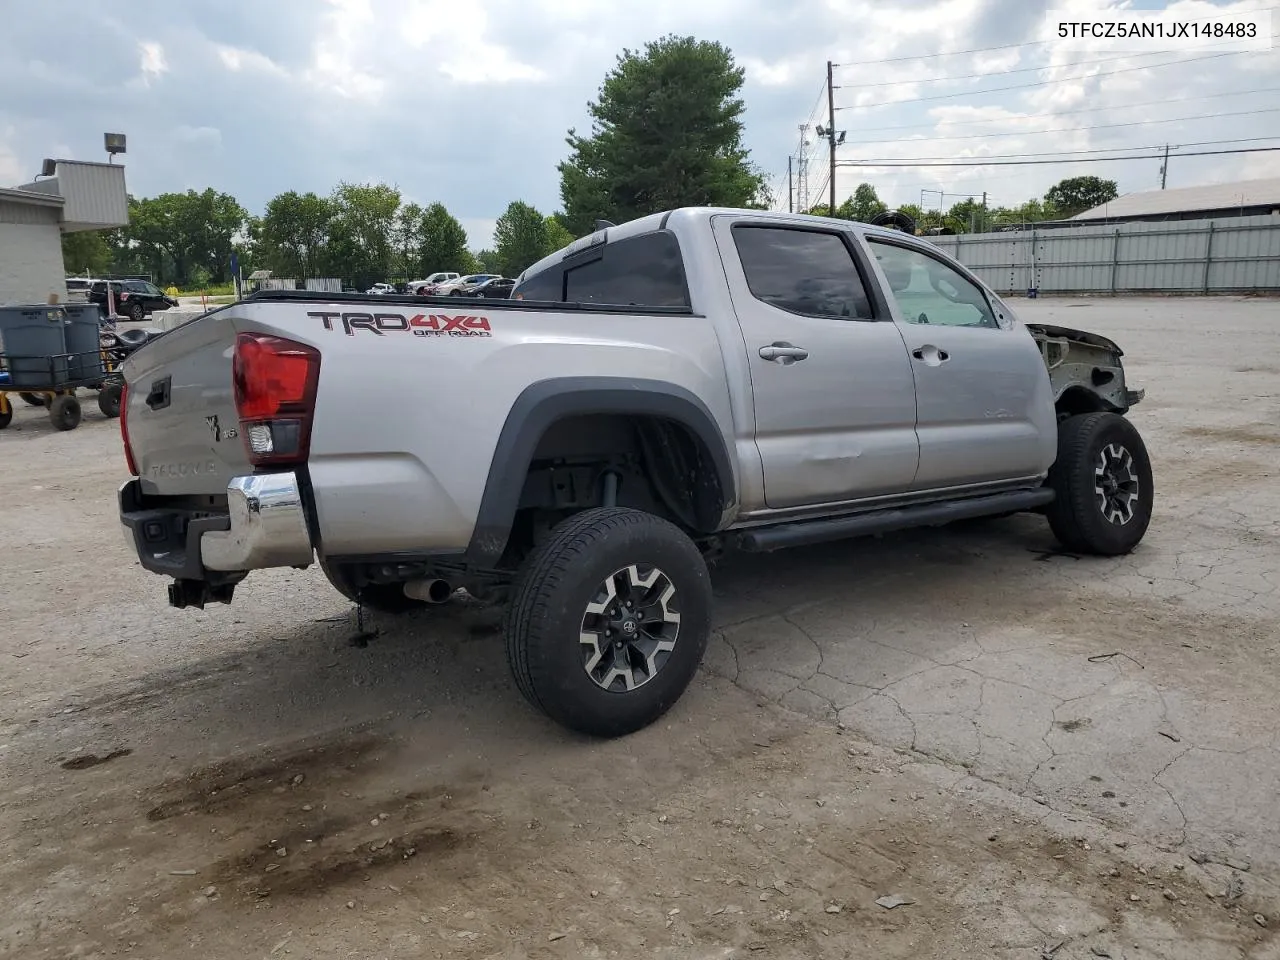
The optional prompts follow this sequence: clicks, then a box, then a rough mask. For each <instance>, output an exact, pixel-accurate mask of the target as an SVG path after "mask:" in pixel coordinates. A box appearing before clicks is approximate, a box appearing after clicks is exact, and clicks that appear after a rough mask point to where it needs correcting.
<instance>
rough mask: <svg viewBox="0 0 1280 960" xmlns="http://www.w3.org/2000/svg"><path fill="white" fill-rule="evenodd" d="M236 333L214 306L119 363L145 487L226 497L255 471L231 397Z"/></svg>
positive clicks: (136, 458) (131, 438)
mask: <svg viewBox="0 0 1280 960" xmlns="http://www.w3.org/2000/svg"><path fill="white" fill-rule="evenodd" d="M235 338H236V331H235V328H234V327H233V323H232V319H231V317H230V316H228V315H227V313H225V312H223V311H218V312H216V313H212V314H209V315H207V316H205V317H201V318H199V319H197V320H193V321H191V322H190V323H187V324H184V325H183V326H181V327H177V328H175V329H173V330H171V331H169V332H168V333H166V334H164V335H163V336H161V337H159V338H158V339H156V340H155V341H153V342H152V343H149V344H147V345H146V346H145V347H143V348H142V349H140V350H139V351H138V352H137V353H135V354H134V355H133V356H132V357H130V358H129V359H128V360H127V361H126V362H125V363H124V366H123V371H124V377H125V381H126V382H127V383H128V385H129V393H128V410H127V411H126V416H127V417H128V420H127V426H128V432H129V446H130V448H131V450H132V452H133V457H134V461H135V463H136V464H137V467H138V476H139V477H140V478H141V480H142V488H143V492H144V493H147V494H153V495H160V496H186V495H193V494H194V495H206V496H217V495H221V494H225V493H226V491H227V482H228V481H229V480H230V479H231V478H232V477H236V476H244V475H245V474H251V473H253V467H252V466H251V465H250V463H249V458H248V455H247V454H246V452H245V447H244V444H243V442H242V441H241V439H240V430H239V427H240V423H239V419H238V417H237V415H236V407H235V398H234V396H233V394H232V380H231V358H232V352H233V349H234V347H235Z"/></svg>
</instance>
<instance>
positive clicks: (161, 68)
mask: <svg viewBox="0 0 1280 960" xmlns="http://www.w3.org/2000/svg"><path fill="white" fill-rule="evenodd" d="M138 69H140V70H141V71H142V75H143V77H144V78H145V79H150V78H152V77H158V76H160V75H161V74H164V73H168V72H169V64H168V63H167V62H166V61H165V58H164V47H162V46H160V44H158V43H155V42H154V41H144V42H142V43H139V44H138Z"/></svg>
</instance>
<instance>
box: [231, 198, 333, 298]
mask: <svg viewBox="0 0 1280 960" xmlns="http://www.w3.org/2000/svg"><path fill="white" fill-rule="evenodd" d="M334 214H335V210H334V206H333V204H332V203H331V202H330V201H329V199H328V198H327V197H319V196H316V195H315V194H314V193H302V194H299V193H296V192H294V191H293V190H290V191H288V192H286V193H282V194H279V195H278V196H275V197H272V198H271V200H270V201H269V202H268V203H267V209H266V213H265V214H264V215H263V217H262V219H261V220H259V221H257V222H256V223H253V224H250V227H249V232H250V236H252V237H254V238H255V240H256V245H257V249H258V250H259V251H260V259H261V266H262V268H263V269H266V270H270V271H271V272H272V273H274V274H275V275H276V276H278V277H294V278H304V277H316V276H319V275H320V273H321V272H322V270H323V268H324V267H327V266H328V258H327V247H328V242H329V232H330V228H331V226H332V224H333V218H334Z"/></svg>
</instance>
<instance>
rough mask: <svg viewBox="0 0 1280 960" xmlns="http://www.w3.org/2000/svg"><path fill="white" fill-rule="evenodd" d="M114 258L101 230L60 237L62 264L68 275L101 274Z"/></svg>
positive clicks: (81, 231) (108, 268)
mask: <svg viewBox="0 0 1280 960" xmlns="http://www.w3.org/2000/svg"><path fill="white" fill-rule="evenodd" d="M113 256H114V251H112V249H111V246H110V245H109V244H108V243H107V239H106V237H104V236H103V235H102V231H101V230H79V231H77V232H75V233H64V234H63V235H62V263H63V266H65V267H66V269H67V271H68V272H69V273H76V274H81V275H83V274H86V273H87V274H91V275H96V274H103V273H107V272H108V271H109V270H110V269H111V260H112V258H113Z"/></svg>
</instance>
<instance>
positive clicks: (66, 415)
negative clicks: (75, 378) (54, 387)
mask: <svg viewBox="0 0 1280 960" xmlns="http://www.w3.org/2000/svg"><path fill="white" fill-rule="evenodd" d="M80 416H81V413H80V401H79V400H77V399H76V398H75V397H73V396H71V395H70V394H66V393H64V394H61V395H59V396H56V397H54V398H53V402H52V403H50V404H49V420H50V422H52V423H53V425H54V427H55V428H57V429H58V430H74V429H75V428H76V427H78V426H80Z"/></svg>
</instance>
